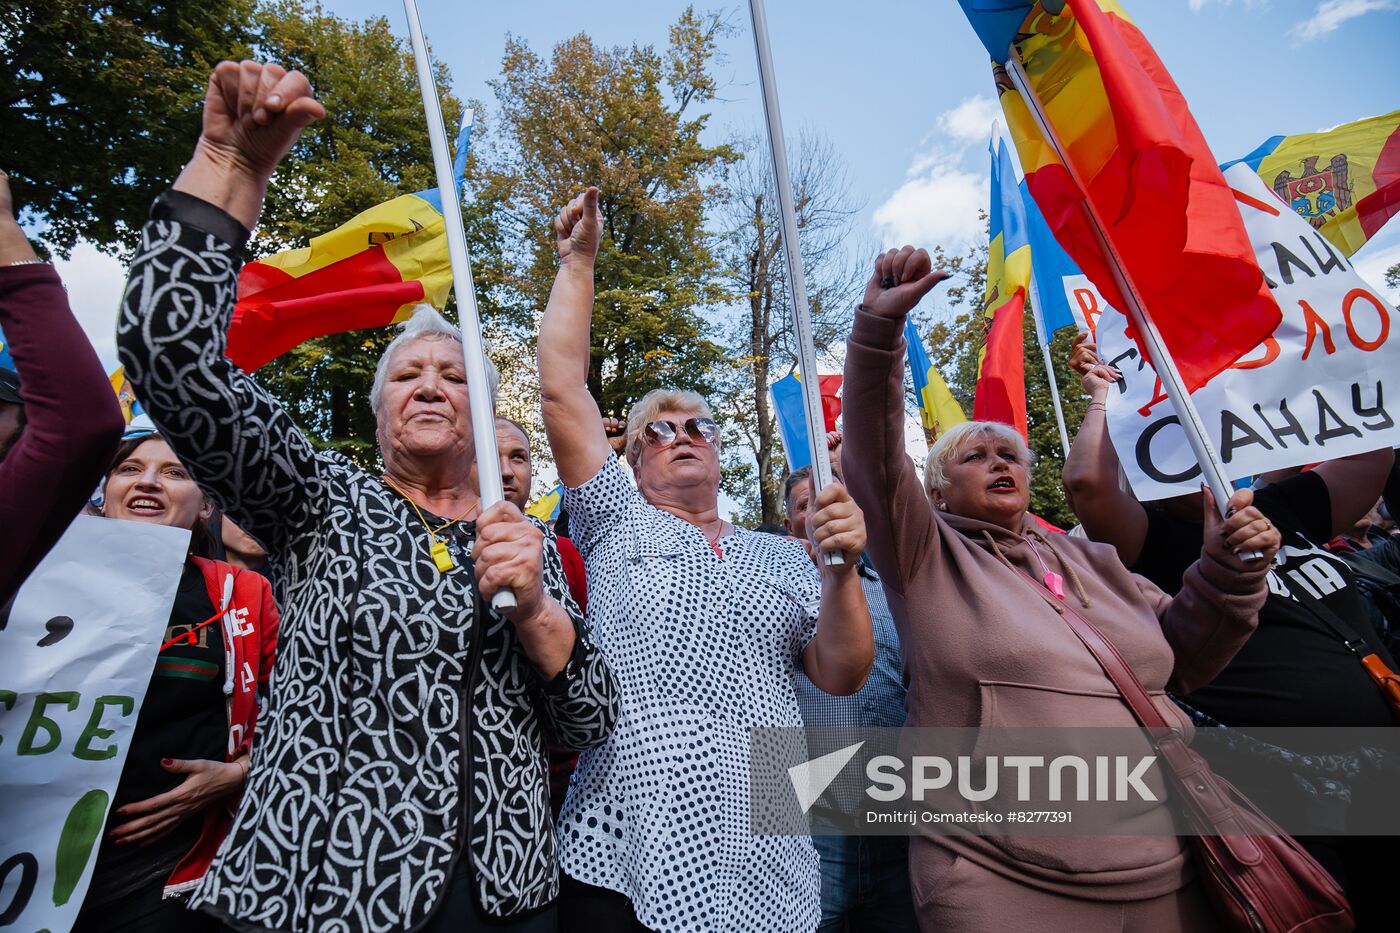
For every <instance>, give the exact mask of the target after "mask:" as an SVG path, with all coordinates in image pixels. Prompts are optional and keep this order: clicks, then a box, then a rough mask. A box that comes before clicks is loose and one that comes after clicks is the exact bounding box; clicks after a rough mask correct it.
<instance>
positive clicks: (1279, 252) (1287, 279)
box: [1273, 243, 1317, 285]
mask: <svg viewBox="0 0 1400 933" xmlns="http://www.w3.org/2000/svg"><path fill="white" fill-rule="evenodd" d="M1273 247H1274V258H1275V259H1277V260H1278V274H1279V275H1281V276H1283V284H1285V285H1292V284H1293V270H1292V269H1291V268H1289V267H1290V266H1297V267H1298V268H1299V269H1302V270H1303V271H1304V272H1306V273H1307V274H1308V278H1310V279H1311V278H1316V277H1317V273H1316V272H1314V271H1312V270H1311V269H1309V268H1308V264H1307V263H1305V262H1303V260H1301V259H1299V258H1298V257H1297V256H1294V255H1293V254H1292V253H1290V252H1289V251H1288V247H1286V246H1284V245H1283V244H1282V243H1274V244H1273Z"/></svg>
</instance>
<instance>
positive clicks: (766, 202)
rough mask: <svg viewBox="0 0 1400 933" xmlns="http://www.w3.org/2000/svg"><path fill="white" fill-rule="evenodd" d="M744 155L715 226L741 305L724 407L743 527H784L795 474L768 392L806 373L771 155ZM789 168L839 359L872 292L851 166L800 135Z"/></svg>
mask: <svg viewBox="0 0 1400 933" xmlns="http://www.w3.org/2000/svg"><path fill="white" fill-rule="evenodd" d="M742 152H743V158H742V159H741V160H739V161H736V162H734V163H733V164H732V165H731V166H730V170H729V173H728V176H727V179H726V188H727V189H728V197H727V198H726V200H725V201H724V203H723V205H722V206H721V207H720V209H719V210H718V211H717V212H716V221H715V223H716V226H718V227H719V228H720V229H721V231H722V233H721V236H720V238H719V247H718V250H717V252H718V255H719V258H720V268H721V274H722V275H723V278H724V282H725V284H726V287H727V289H728V290H729V292H730V300H731V302H732V308H731V311H732V313H731V315H730V319H729V320H728V321H726V324H725V326H724V328H723V331H724V338H725V346H726V350H727V358H728V362H729V365H728V366H727V367H725V368H724V370H723V371H722V372H720V373H719V374H717V375H718V381H719V383H720V391H719V395H718V399H719V402H720V407H721V409H722V412H723V415H724V420H725V422H726V425H725V426H726V429H727V430H728V436H729V438H730V439H734V438H736V437H737V438H740V439H742V442H743V443H742V446H740V445H731V446H730V447H729V448H727V449H726V451H725V459H726V471H725V491H726V492H728V493H729V495H730V496H732V497H733V498H734V499H736V500H737V501H738V502H739V503H740V514H739V515H737V516H736V519H737V520H740V521H743V522H745V523H748V524H754V525H758V524H777V523H779V522H781V521H782V519H783V514H784V503H783V497H782V491H783V476H784V474H785V473H786V471H787V467H786V462H785V458H784V456H783V450H782V443H781V440H780V439H779V437H778V433H777V420H776V418H775V417H774V413H773V410H772V401H771V397H770V395H769V392H768V386H769V385H770V384H771V383H772V382H773V381H775V380H776V379H779V378H781V377H782V376H785V375H787V374H788V373H790V372H792V371H793V370H794V369H795V368H796V366H797V347H796V343H795V339H794V335H793V328H792V300H791V291H790V288H789V282H788V266H787V259H786V256H785V254H784V253H783V237H782V221H781V219H780V217H779V212H778V203H777V194H776V189H775V188H774V183H773V172H772V168H771V159H770V156H769V153H768V146H767V144H766V143H765V142H762V141H760V140H754V139H751V140H747V141H745V143H744V144H743V145H742ZM788 161H789V164H790V167H791V175H792V185H793V200H794V202H795V206H796V209H797V227H798V231H799V240H800V241H801V250H802V264H803V270H804V273H805V279H806V285H807V297H808V304H809V305H810V310H811V316H812V331H813V339H814V342H815V343H816V345H817V351H818V353H819V354H821V355H829V354H830V351H831V349H832V348H833V346H834V345H835V344H837V343H838V342H839V341H840V340H842V339H843V338H844V337H845V334H846V331H847V330H848V329H849V327H850V322H851V316H852V313H853V309H854V307H855V301H856V299H857V297H858V295H859V289H860V287H861V286H862V284H863V277H862V276H861V274H860V270H859V269H858V268H857V267H856V266H855V265H854V263H853V262H852V261H851V258H850V250H849V248H848V247H849V242H848V241H849V239H850V233H851V226H852V221H853V218H854V216H855V214H856V212H857V211H858V210H859V207H860V206H859V204H857V203H856V202H855V200H854V198H853V196H852V194H851V185H850V181H849V179H848V178H847V175H846V169H845V166H844V163H843V162H842V161H841V159H840V156H839V154H838V153H837V152H836V149H835V147H834V146H833V145H832V144H831V142H830V141H829V140H828V139H826V138H825V137H823V136H821V135H819V134H817V133H814V132H805V131H804V132H803V133H801V134H799V136H798V140H797V145H796V147H795V149H794V151H793V152H791V153H789V156H788Z"/></svg>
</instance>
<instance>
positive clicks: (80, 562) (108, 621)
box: [0, 515, 190, 933]
mask: <svg viewBox="0 0 1400 933" xmlns="http://www.w3.org/2000/svg"><path fill="white" fill-rule="evenodd" d="M189 539H190V533H189V531H187V530H186V529H183V528H170V527H167V526H164V525H150V524H146V523H144V522H124V521H116V520H112V519H106V518H96V517H93V516H90V515H80V516H78V517H77V518H76V519H74V520H73V524H72V525H70V526H69V528H68V530H67V531H66V532H65V533H64V535H63V537H62V538H61V539H60V540H59V542H58V544H57V545H55V546H54V548H53V550H52V551H50V552H49V554H48V556H47V557H45V558H44V560H43V562H42V563H40V564H39V566H38V568H37V569H35V571H34V573H33V574H32V575H31V576H30V578H29V579H28V580H27V581H26V582H25V584H24V586H22V587H21V588H20V591H19V593H18V594H17V595H16V596H15V598H14V600H13V602H11V604H10V605H9V606H8V607H6V608H4V609H0V928H9V927H13V928H14V929H16V930H24V931H25V933H30V931H34V930H45V929H46V930H49V931H51V933H60V931H66V930H68V929H69V928H70V927H71V926H72V924H73V920H74V918H76V917H77V915H78V910H79V908H80V907H81V906H82V903H83V896H84V894H85V893H86V891H87V885H88V880H89V878H90V877H91V873H92V864H91V863H92V857H93V855H94V854H95V853H96V851H97V845H96V843H97V839H98V836H99V834H100V833H101V831H102V827H103V824H104V823H105V821H106V819H107V810H108V806H109V804H110V802H111V798H112V793H113V792H114V791H115V790H116V786H117V779H118V778H119V777H120V776H121V773H122V766H123V765H124V764H125V762H126V753H127V748H128V747H129V745H130V741H129V740H130V738H131V733H132V730H133V729H134V728H135V726H136V714H137V712H138V711H139V710H140V708H141V701H142V699H143V698H144V696H145V693H146V684H147V683H148V682H149V681H150V679H151V671H152V670H153V669H154V668H155V663H156V655H157V654H158V652H159V650H160V644H161V639H162V637H163V636H164V634H165V628H166V626H165V623H166V620H167V619H168V618H169V615H170V607H171V606H172V605H173V603H174V601H175V590H176V588H177V586H178V585H179V582H180V572H181V568H182V565H183V563H184V559H185V552H186V550H187V548H188V546H189Z"/></svg>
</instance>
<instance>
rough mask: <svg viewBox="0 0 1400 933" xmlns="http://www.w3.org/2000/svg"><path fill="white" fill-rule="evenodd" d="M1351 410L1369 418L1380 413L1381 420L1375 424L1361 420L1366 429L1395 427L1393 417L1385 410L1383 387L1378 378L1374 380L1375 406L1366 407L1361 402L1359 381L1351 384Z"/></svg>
mask: <svg viewBox="0 0 1400 933" xmlns="http://www.w3.org/2000/svg"><path fill="white" fill-rule="evenodd" d="M1351 410H1352V411H1354V412H1356V413H1357V414H1358V415H1360V416H1361V417H1363V418H1370V417H1371V416H1372V415H1380V416H1381V420H1380V421H1378V422H1376V423H1375V424H1367V423H1366V422H1365V421H1363V422H1361V426H1362V427H1363V428H1365V429H1366V430H1368V431H1384V430H1385V429H1386V428H1393V427H1395V419H1394V418H1392V417H1390V412H1388V411H1386V410H1385V389H1384V387H1383V385H1382V383H1381V381H1380V380H1379V379H1377V380H1376V407H1375V408H1366V407H1365V406H1364V405H1362V404H1361V383H1359V382H1353V383H1352V384H1351Z"/></svg>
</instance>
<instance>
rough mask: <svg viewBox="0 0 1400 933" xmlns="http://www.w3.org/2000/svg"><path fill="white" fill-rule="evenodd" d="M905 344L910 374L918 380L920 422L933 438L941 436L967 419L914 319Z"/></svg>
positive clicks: (906, 326) (908, 324)
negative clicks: (936, 365) (935, 363)
mask: <svg viewBox="0 0 1400 933" xmlns="http://www.w3.org/2000/svg"><path fill="white" fill-rule="evenodd" d="M904 342H905V344H906V345H907V346H908V353H909V375H910V376H912V377H913V379H914V397H915V398H917V399H918V400H919V420H920V421H922V422H923V425H924V430H925V431H927V432H928V433H929V435H930V436H931V437H935V438H936V437H938V435H940V434H942V433H943V432H944V431H946V430H948V429H949V428H951V427H952V426H953V425H955V424H962V423H963V422H964V421H966V420H967V416H966V415H964V414H963V410H962V406H961V405H959V404H958V400H957V399H955V398H953V393H952V391H951V390H950V389H949V388H948V383H946V382H944V381H943V376H942V374H941V373H939V371H938V370H937V369H935V368H934V366H933V361H932V360H930V359H929V358H928V352H927V351H926V350H924V338H923V337H921V336H919V329H918V328H917V327H915V326H914V319H913V318H905V319H904Z"/></svg>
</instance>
